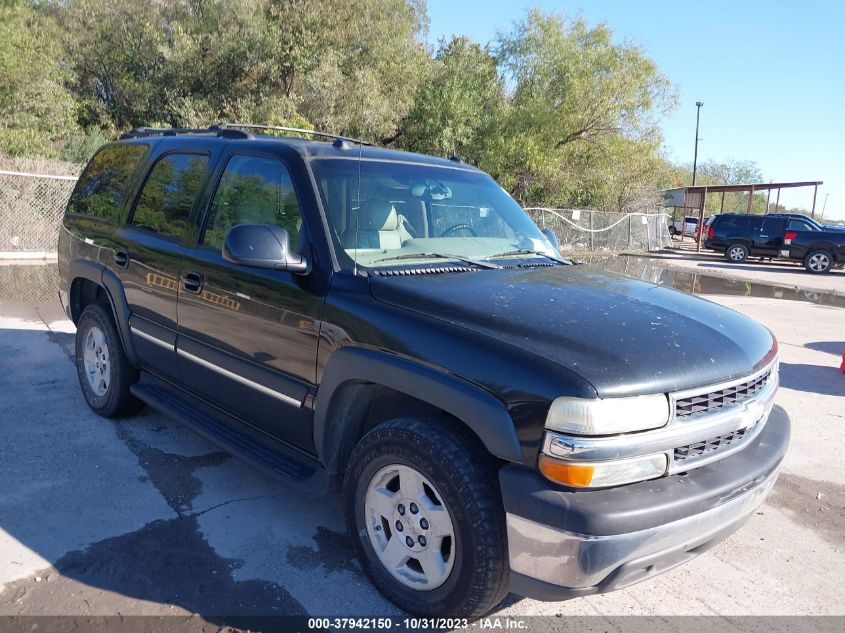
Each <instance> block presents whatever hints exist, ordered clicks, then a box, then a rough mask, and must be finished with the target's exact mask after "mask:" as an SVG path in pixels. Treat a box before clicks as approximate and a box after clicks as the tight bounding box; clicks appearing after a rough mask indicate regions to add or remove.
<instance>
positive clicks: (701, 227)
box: [695, 187, 707, 253]
mask: <svg viewBox="0 0 845 633" xmlns="http://www.w3.org/2000/svg"><path fill="white" fill-rule="evenodd" d="M706 207H707V187H705V188H704V193H703V194H701V206H700V207H699V208H698V239H697V240H696V242H697V243H696V245H695V252H696V253H700V252H701V235H702V233H704V209H705V208H706Z"/></svg>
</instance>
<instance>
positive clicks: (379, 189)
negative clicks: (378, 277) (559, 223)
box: [311, 158, 559, 268]
mask: <svg viewBox="0 0 845 633" xmlns="http://www.w3.org/2000/svg"><path fill="white" fill-rule="evenodd" d="M311 165H312V168H313V171H314V176H315V178H316V180H317V185H318V188H319V191H320V197H321V198H322V202H323V206H324V208H325V210H326V215H327V219H328V221H329V225H330V228H331V233H332V240H333V241H334V242H335V246H336V250H337V251H338V253H339V254H340V258H341V259H342V260H343V259H344V256H343V254H345V258H346V260H347V261H345V262H343V261H342V263H345V264H346V265H347V266H351V265H352V262H353V261H355V262H357V263H358V265H361V266H366V267H373V268H383V267H392V266H401V265H407V264H420V263H430V262H438V263H439V264H443V262H444V261H445V260H448V259H453V260H454V261H456V262H457V261H464V262H466V261H467V260H475V261H476V262H478V261H481V260H484V259H485V258H488V257H495V256H497V255H502V256H503V257H523V258H526V257H542V255H533V254H531V253H530V252H524V251H536V252H538V253H545V254H547V255H549V256H552V257H559V255H558V253H557V252H556V251H555V249H554V248H553V247H552V245H551V244H550V243H549V241H548V240H547V239H546V237H545V236H544V235H543V234H542V232H540V229H538V228H537V225H535V224H534V223H533V222H532V221H531V218H529V217H528V215H527V214H526V213H525V211H523V209H522V207H520V206H519V205H518V204H517V203H516V201H515V200H514V199H513V198H511V197H510V196H509V195H508V194H507V193H506V192H505V191H504V190H503V189H502V188H501V187H500V186H499V185H498V184H497V183H496V182H495V181H494V180H493V179H492V178H490V177H489V176H488V175H486V174H484V173H481V172H477V171H474V170H469V169H465V168H459V167H457V166H456V168H449V167H438V166H430V165H420V164H409V163H398V162H387V161H376V160H361V161H359V160H358V159H357V158H355V159H334V158H332V159H322V158H315V159H312V161H311ZM359 169H360V185H359ZM514 251H519V252H518V253H515V252H514Z"/></svg>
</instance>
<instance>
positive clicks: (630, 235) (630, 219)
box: [628, 214, 634, 251]
mask: <svg viewBox="0 0 845 633" xmlns="http://www.w3.org/2000/svg"><path fill="white" fill-rule="evenodd" d="M633 222H634V216H633V215H630V214H628V250H629V251H630V250H631V242H632V238H633V237H634V230H633V226H632V225H633Z"/></svg>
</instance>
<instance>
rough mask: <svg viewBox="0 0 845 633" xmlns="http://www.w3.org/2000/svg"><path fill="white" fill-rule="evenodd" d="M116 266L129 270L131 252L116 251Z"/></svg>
mask: <svg viewBox="0 0 845 633" xmlns="http://www.w3.org/2000/svg"><path fill="white" fill-rule="evenodd" d="M114 265H115V266H117V267H118V268H128V267H129V251H123V250H120V251H115V252H114Z"/></svg>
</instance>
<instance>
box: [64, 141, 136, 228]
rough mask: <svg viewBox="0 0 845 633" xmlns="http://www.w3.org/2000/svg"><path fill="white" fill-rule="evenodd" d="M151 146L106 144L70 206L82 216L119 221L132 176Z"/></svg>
mask: <svg viewBox="0 0 845 633" xmlns="http://www.w3.org/2000/svg"><path fill="white" fill-rule="evenodd" d="M148 148H149V146H148V145H145V144H138V143H132V144H123V145H119V144H118V145H107V146H106V147H104V148H103V149H101V150H100V151H99V152H97V153H96V154H95V155H94V158H92V159H91V161H90V162H89V163H88V166H87V167H86V168H85V171H84V172H83V173H82V176H81V177H80V178H79V184H77V186H76V188H75V189H74V190H73V194H71V197H70V201H69V202H68V205H67V210H68V213H81V214H82V215H89V216H92V217H96V218H104V219H107V220H110V221H112V222H116V221H117V219H118V216H119V215H120V210H121V208H122V207H123V201H124V198H125V196H126V190H127V189H128V188H129V185H130V184H131V182H132V176H133V174H134V173H135V171H136V170H137V169H138V166H139V165H140V164H141V161H142V160H144V156H145V155H146V154H147V149H148Z"/></svg>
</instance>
